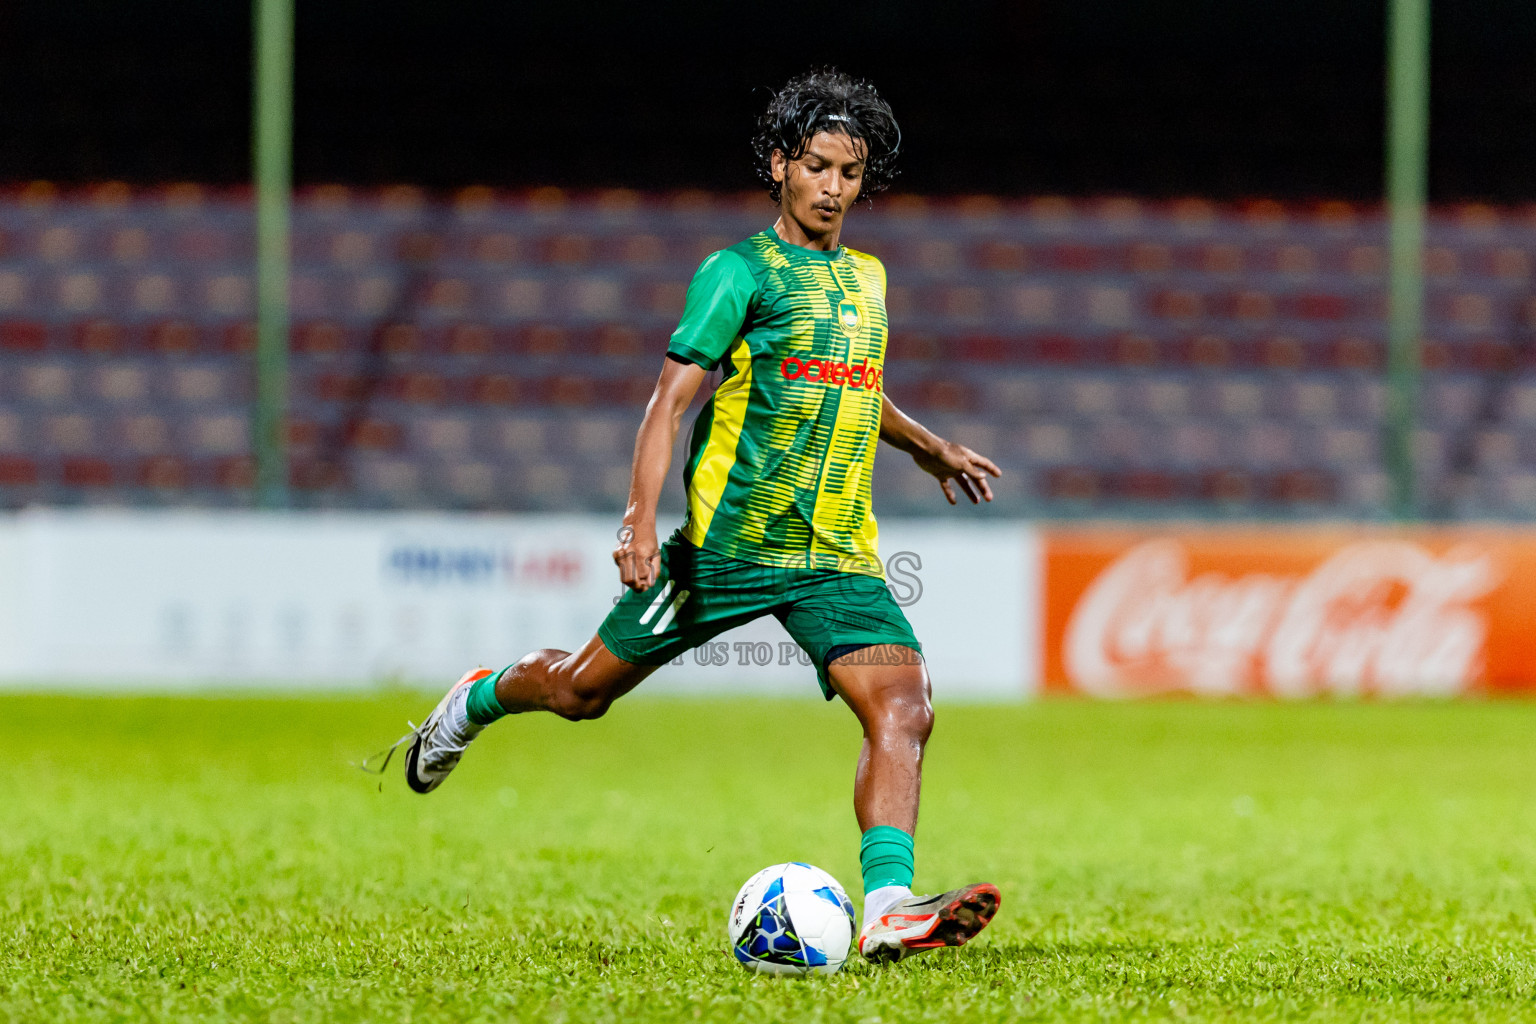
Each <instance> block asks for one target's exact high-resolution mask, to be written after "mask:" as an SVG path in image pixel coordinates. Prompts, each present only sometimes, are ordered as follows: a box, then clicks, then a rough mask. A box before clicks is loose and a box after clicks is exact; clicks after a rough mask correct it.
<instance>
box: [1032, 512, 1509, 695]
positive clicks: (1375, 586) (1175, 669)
mask: <svg viewBox="0 0 1536 1024" xmlns="http://www.w3.org/2000/svg"><path fill="white" fill-rule="evenodd" d="M1189 561H1190V559H1189V553H1188V551H1187V550H1186V549H1185V547H1184V545H1183V544H1181V543H1180V542H1179V541H1176V540H1172V539H1157V540H1150V541H1146V542H1144V543H1142V544H1139V545H1137V546H1136V547H1134V548H1132V549H1130V550H1129V551H1127V552H1125V553H1124V554H1123V555H1121V556H1120V557H1119V558H1118V559H1116V560H1115V561H1114V562H1112V563H1110V564H1109V565H1108V566H1107V567H1105V568H1104V569H1103V570H1102V571H1101V572H1100V573H1099V574H1098V575H1097V576H1096V577H1095V578H1094V579H1093V581H1092V582H1091V583H1090V584H1089V586H1088V587H1087V589H1086V590H1085V591H1084V592H1083V594H1082V597H1081V598H1080V599H1079V600H1078V601H1077V603H1076V606H1075V607H1074V608H1073V610H1072V613H1071V615H1070V617H1069V619H1068V621H1067V623H1066V630H1065V635H1064V637H1063V640H1062V662H1063V667H1064V668H1065V670H1066V673H1067V676H1068V678H1069V679H1070V681H1071V682H1072V683H1073V685H1074V686H1075V687H1077V688H1078V689H1080V690H1083V691H1086V692H1088V693H1092V694H1095V695H1098V696H1104V697H1128V696H1139V695H1143V694H1151V693H1159V692H1169V691H1188V692H1194V693H1200V694H1208V695H1228V694H1250V693H1262V692H1267V693H1272V694H1274V695H1277V696H1282V697H1303V696H1311V695H1316V694H1322V693H1328V694H1336V695H1353V694H1362V693H1376V694H1381V695H1394V696H1395V695H1407V694H1426V695H1444V694H1452V693H1457V692H1460V691H1462V690H1464V689H1465V688H1466V687H1467V686H1468V685H1470V684H1472V683H1474V682H1476V681H1477V680H1478V679H1479V676H1480V673H1481V671H1482V668H1483V658H1484V650H1485V641H1486V638H1487V633H1488V622H1487V617H1486V614H1485V612H1484V610H1482V609H1480V608H1479V607H1478V606H1477V602H1478V601H1479V600H1480V599H1482V598H1484V597H1486V596H1487V595H1488V593H1489V592H1490V591H1492V590H1493V588H1494V587H1495V586H1496V585H1497V584H1498V582H1499V580H1500V578H1501V575H1502V574H1501V573H1500V571H1499V570H1498V569H1497V568H1496V566H1495V565H1494V561H1493V559H1492V557H1491V556H1490V555H1489V554H1488V553H1487V552H1486V551H1484V550H1482V549H1479V548H1476V547H1473V546H1470V545H1463V546H1459V547H1455V548H1452V549H1450V550H1448V551H1446V552H1444V553H1443V554H1436V553H1434V552H1432V551H1430V550H1429V549H1427V548H1425V547H1423V546H1421V545H1419V544H1415V543H1413V542H1411V541H1406V540H1370V541H1360V542H1357V543H1352V544H1345V545H1344V546H1342V547H1340V548H1339V549H1338V550H1337V551H1335V552H1334V553H1333V554H1331V555H1329V556H1328V557H1327V558H1325V559H1324V560H1323V561H1321V562H1320V563H1318V564H1317V565H1316V566H1314V567H1313V568H1311V569H1310V570H1307V571H1304V572H1302V573H1300V574H1295V575H1282V574H1276V573H1264V572H1239V573H1235V574H1224V573H1221V572H1214V571H1213V572H1203V573H1199V574H1197V575H1192V574H1191V572H1190V568H1189Z"/></svg>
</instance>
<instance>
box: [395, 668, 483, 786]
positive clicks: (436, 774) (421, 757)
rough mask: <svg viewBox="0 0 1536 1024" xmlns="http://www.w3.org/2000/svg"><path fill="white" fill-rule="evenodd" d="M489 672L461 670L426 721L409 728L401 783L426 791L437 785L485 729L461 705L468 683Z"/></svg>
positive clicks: (467, 694)
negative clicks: (408, 747)
mask: <svg viewBox="0 0 1536 1024" xmlns="http://www.w3.org/2000/svg"><path fill="white" fill-rule="evenodd" d="M491 674H492V672H491V670H490V669H488V668H477V669H475V670H473V671H471V672H466V673H464V678H463V679H460V680H459V681H458V682H456V683H454V684H453V688H452V689H451V690H449V691H448V694H447V696H445V697H443V699H442V700H440V701H438V704H437V707H435V708H433V709H432V714H430V715H428V716H427V720H426V721H425V722H423V723H421V725H419V726H416V727H414V728H413V729H412V731H411V733H410V737H409V738H410V740H411V746H410V749H408V750H407V751H406V752H405V782H406V785H408V786H410V787H411V788H412V789H414V790H415V791H416V792H418V793H430V792H432V791H433V790H434V789H436V788H437V787H438V786H441V785H442V784H443V780H444V779H446V778H447V777H448V773H449V772H451V771H453V769H454V768H455V767H456V766H457V765H458V763H459V758H461V757H463V756H464V749H465V748H466V747H468V746H469V741H470V740H472V739H474V738H475V737H476V736H478V735H480V733H481V731H483V730H484V729H485V726H483V725H476V724H475V723H474V722H471V721H470V720H469V717H468V715H467V714H466V713H465V708H464V704H465V702H466V701H467V700H469V688H470V686H471V685H472V684H473V683H475V682H477V681H478V680H481V679H484V678H485V677H486V676H488V675H491Z"/></svg>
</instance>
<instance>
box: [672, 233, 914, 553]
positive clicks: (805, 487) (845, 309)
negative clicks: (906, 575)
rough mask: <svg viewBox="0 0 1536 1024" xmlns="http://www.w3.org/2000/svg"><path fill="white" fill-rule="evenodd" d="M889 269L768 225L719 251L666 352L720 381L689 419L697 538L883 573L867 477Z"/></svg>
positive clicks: (732, 549) (686, 526)
mask: <svg viewBox="0 0 1536 1024" xmlns="http://www.w3.org/2000/svg"><path fill="white" fill-rule="evenodd" d="M886 333H887V321H886V315H885V268H884V267H882V266H881V265H880V261H879V260H877V259H875V258H874V257H873V256H868V255H865V254H864V253H860V252H855V251H854V250H852V249H848V248H841V249H838V250H836V251H833V252H821V251H818V250H814V249H804V248H801V247H800V246H797V245H790V244H789V243H787V242H785V241H783V240H782V239H780V238H779V236H778V234H777V233H776V232H775V231H773V229H771V228H770V229H769V230H767V231H763V232H760V233H759V234H756V235H753V236H752V237H751V238H748V239H747V240H746V241H744V242H740V243H738V244H736V245H733V246H731V247H730V248H729V249H722V250H720V251H719V252H716V253H713V254H711V255H710V257H709V258H708V259H706V260H705V261H704V263H703V264H702V265H701V266H700V267H699V270H698V272H697V273H696V274H695V275H694V278H693V282H692V283H691V284H690V285H689V286H688V300H687V305H686V308H685V309H684V311H683V318H682V322H681V323H680V324H679V325H678V328H677V330H676V331H675V332H674V333H673V335H672V341H671V344H670V345H669V346H668V349H667V351H668V352H669V353H671V354H672V355H674V356H676V357H678V358H680V359H685V360H687V361H688V362H692V363H696V364H698V365H699V366H702V367H704V368H705V369H714V368H715V367H717V366H718V367H719V368H720V369H721V370H722V371H723V372H724V374H725V378H724V380H722V381H721V383H720V386H719V387H718V388H717V389H716V390H715V393H714V395H713V396H712V397H711V398H710V400H709V402H708V403H707V404H706V405H705V406H704V408H703V410H702V411H701V412H700V413H699V417H698V419H697V420H696V421H695V423H694V426H693V433H692V437H691V440H690V444H689V455H688V462H687V465H686V467H685V469H684V475H683V479H684V482H685V483H686V485H687V488H688V516H687V519H686V520H685V522H684V523H683V528H682V533H683V536H684V537H685V538H687V540H689V541H690V542H691V543H693V544H695V545H697V546H699V547H702V548H707V549H709V550H711V551H717V552H719V553H721V554H724V555H729V556H731V557H733V558H740V559H743V560H745V561H749V562H758V563H762V564H766V565H778V566H786V567H793V568H811V569H835V570H840V571H843V572H860V573H867V574H869V575H873V576H881V575H883V574H884V573H883V568H882V566H881V564H880V559H879V555H878V551H877V540H876V527H875V517H874V514H873V512H872V511H871V509H870V494H869V478H870V473H871V471H872V470H873V469H874V464H875V447H876V444H877V443H878V441H879V435H880V406H881V396H882V394H883V390H884V389H883V377H884V365H885V341H886Z"/></svg>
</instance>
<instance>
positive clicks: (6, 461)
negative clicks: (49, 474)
mask: <svg viewBox="0 0 1536 1024" xmlns="http://www.w3.org/2000/svg"><path fill="white" fill-rule="evenodd" d="M37 478H38V473H37V463H36V462H35V461H33V460H32V459H31V458H30V457H28V456H26V455H0V487H30V486H33V485H35V484H36V483H37Z"/></svg>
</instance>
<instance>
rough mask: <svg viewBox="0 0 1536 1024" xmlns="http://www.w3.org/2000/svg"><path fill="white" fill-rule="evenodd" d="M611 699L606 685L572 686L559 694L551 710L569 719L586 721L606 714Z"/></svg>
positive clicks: (612, 698) (611, 701)
mask: <svg viewBox="0 0 1536 1024" xmlns="http://www.w3.org/2000/svg"><path fill="white" fill-rule="evenodd" d="M613 700H614V697H613V693H612V692H611V691H610V690H609V689H608V688H607V687H602V686H596V687H594V686H573V687H570V688H568V689H567V690H566V691H565V692H564V693H562V694H561V695H560V698H559V699H558V700H557V701H556V702H555V705H554V707H553V708H552V709H551V710H553V711H554V712H555V714H557V715H559V716H560V717H561V718H564V719H567V720H569V721H572V722H586V721H590V720H592V719H594V718H602V717H603V716H604V715H606V714H607V713H608V709H609V708H610V707H612V706H613Z"/></svg>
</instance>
